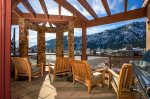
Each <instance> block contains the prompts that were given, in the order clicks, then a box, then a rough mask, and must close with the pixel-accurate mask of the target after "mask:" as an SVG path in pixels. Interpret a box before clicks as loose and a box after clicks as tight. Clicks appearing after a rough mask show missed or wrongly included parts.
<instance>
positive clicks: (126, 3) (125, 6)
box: [124, 0, 128, 12]
mask: <svg viewBox="0 0 150 99" xmlns="http://www.w3.org/2000/svg"><path fill="white" fill-rule="evenodd" d="M127 8H128V0H124V12H126V11H127Z"/></svg>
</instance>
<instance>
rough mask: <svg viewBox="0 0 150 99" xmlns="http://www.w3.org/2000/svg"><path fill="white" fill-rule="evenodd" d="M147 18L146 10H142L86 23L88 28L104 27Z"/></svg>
mask: <svg viewBox="0 0 150 99" xmlns="http://www.w3.org/2000/svg"><path fill="white" fill-rule="evenodd" d="M143 17H146V8H140V9H136V10H132V11H127V12H126V13H124V12H123V13H119V14H115V15H111V16H107V17H103V18H99V19H96V20H90V21H88V22H86V24H87V27H92V26H98V25H104V24H110V23H115V22H121V21H127V20H132V19H137V18H143Z"/></svg>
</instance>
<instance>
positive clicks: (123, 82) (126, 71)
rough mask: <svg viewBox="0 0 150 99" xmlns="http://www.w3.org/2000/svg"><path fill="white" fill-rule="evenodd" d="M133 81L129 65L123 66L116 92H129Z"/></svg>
mask: <svg viewBox="0 0 150 99" xmlns="http://www.w3.org/2000/svg"><path fill="white" fill-rule="evenodd" d="M132 80H133V71H132V65H131V64H123V66H122V68H121V71H120V75H119V82H118V91H122V90H129V88H130V86H131V83H132Z"/></svg>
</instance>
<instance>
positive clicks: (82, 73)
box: [70, 60, 105, 94]
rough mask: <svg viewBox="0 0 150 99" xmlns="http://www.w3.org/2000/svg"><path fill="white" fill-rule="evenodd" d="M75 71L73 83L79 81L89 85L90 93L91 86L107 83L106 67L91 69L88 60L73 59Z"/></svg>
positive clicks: (89, 91)
mask: <svg viewBox="0 0 150 99" xmlns="http://www.w3.org/2000/svg"><path fill="white" fill-rule="evenodd" d="M70 64H71V66H72V72H73V83H74V84H75V81H78V82H80V83H82V84H84V85H86V86H87V87H88V93H89V94H90V93H91V87H92V86H94V85H97V84H99V83H102V86H104V83H105V69H101V70H99V71H91V69H90V66H89V64H88V63H87V61H79V60H72V61H71V62H70Z"/></svg>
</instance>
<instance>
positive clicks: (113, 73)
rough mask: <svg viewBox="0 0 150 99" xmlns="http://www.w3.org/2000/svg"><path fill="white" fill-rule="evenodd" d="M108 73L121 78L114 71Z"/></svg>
mask: <svg viewBox="0 0 150 99" xmlns="http://www.w3.org/2000/svg"><path fill="white" fill-rule="evenodd" d="M108 72H109V73H110V74H111V75H112V76H115V77H117V78H119V75H118V74H117V73H115V72H114V71H113V70H111V69H108Z"/></svg>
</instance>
